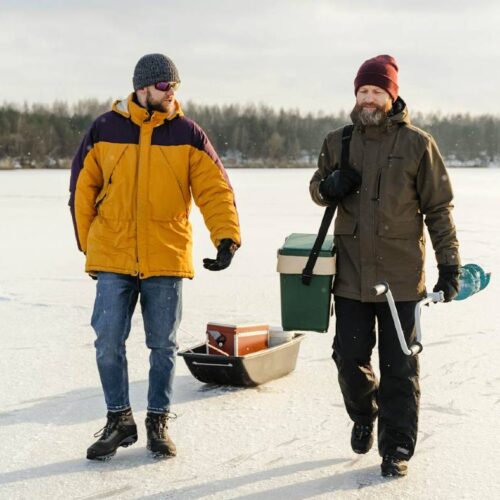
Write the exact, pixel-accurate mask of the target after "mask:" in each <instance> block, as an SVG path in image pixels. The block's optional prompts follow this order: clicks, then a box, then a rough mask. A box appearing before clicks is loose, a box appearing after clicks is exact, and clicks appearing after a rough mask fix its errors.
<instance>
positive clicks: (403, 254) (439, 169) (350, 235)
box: [310, 55, 460, 476]
mask: <svg viewBox="0 0 500 500" xmlns="http://www.w3.org/2000/svg"><path fill="white" fill-rule="evenodd" d="M354 87H355V95H356V105H355V107H354V109H353V111H352V113H351V119H352V121H353V125H354V129H353V132H352V138H351V140H350V146H349V167H348V168H342V169H340V168H339V167H340V159H341V151H342V131H343V129H342V128H341V129H339V130H335V131H333V132H331V133H329V134H328V135H327V137H326V138H325V140H324V142H323V146H322V149H321V153H320V156H319V160H318V169H317V170H316V172H315V173H314V175H313V177H312V179H311V183H310V193H311V197H312V199H313V200H314V202H315V203H317V204H318V205H322V206H327V205H329V204H330V203H338V212H337V217H336V220H335V229H334V234H335V245H336V250H337V275H336V276H335V282H334V287H333V293H334V297H335V313H336V318H337V319H336V333H335V339H334V344H333V359H334V361H335V363H336V365H337V368H338V374H339V383H340V387H341V390H342V394H343V397H344V402H345V405H346V409H347V412H348V414H349V416H350V418H351V419H352V420H353V422H354V426H353V429H352V434H351V445H352V448H353V450H354V451H355V452H356V453H367V452H368V451H369V450H370V448H371V446H372V444H373V424H374V422H375V420H376V419H377V418H378V447H379V453H380V455H381V456H382V457H383V460H382V475H384V476H403V475H406V473H407V468H408V466H407V462H408V460H409V459H410V458H411V456H412V455H413V453H414V450H415V444H416V440H417V423H418V407H419V399H420V388H419V382H418V374H419V367H418V359H417V357H416V356H415V357H410V356H406V355H405V354H404V353H403V352H402V350H401V348H400V346H399V342H398V338H397V334H396V331H395V327H394V323H393V320H392V317H391V314H390V310H389V307H388V305H387V303H386V301H385V298H384V297H377V296H374V295H373V294H372V293H371V288H372V287H373V285H375V284H376V283H378V282H380V281H386V282H387V283H389V285H390V287H391V291H392V293H393V296H394V299H395V300H396V306H397V309H398V313H399V316H400V320H401V325H402V328H403V331H404V333H405V337H406V339H407V341H408V342H412V341H414V339H415V328H414V327H415V319H414V307H415V305H416V302H417V301H418V300H419V299H421V298H422V297H424V296H425V294H426V289H425V276H424V260H425V237H424V233H423V224H424V222H425V224H426V226H427V229H428V232H429V235H430V238H431V242H432V246H433V248H434V252H435V256H436V261H437V264H438V269H439V280H438V283H437V284H436V286H435V287H434V290H435V291H437V290H442V291H443V292H444V296H445V301H446V302H449V301H450V300H452V299H453V297H454V296H455V295H456V294H457V292H458V277H459V267H460V257H459V253H458V242H457V237H456V230H455V225H454V223H453V219H452V216H451V210H452V204H451V202H452V198H453V194H452V188H451V184H450V180H449V177H448V174H447V172H446V168H445V166H444V163H443V160H442V158H441V155H440V153H439V150H438V148H437V145H436V143H435V141H434V139H433V138H432V137H431V135H430V134H428V133H426V132H424V131H422V130H420V129H418V128H417V127H414V126H413V125H411V124H410V119H409V115H408V110H407V107H406V104H405V103H404V101H403V100H402V99H401V97H399V96H398V91H399V87H398V66H397V64H396V61H395V59H394V58H393V57H391V56H388V55H381V56H377V57H374V58H372V59H368V60H367V61H365V62H364V63H363V64H362V65H361V67H360V69H359V71H358V73H357V75H356V79H355V81H354ZM375 321H377V324H378V343H379V358H380V381H378V380H377V377H376V375H375V373H374V371H373V369H372V366H371V363H370V357H371V352H372V349H373V347H374V345H375Z"/></svg>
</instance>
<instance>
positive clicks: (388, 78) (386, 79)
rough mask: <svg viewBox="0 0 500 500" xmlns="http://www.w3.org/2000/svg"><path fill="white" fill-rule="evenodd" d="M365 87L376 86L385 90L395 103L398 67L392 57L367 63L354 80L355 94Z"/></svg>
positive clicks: (378, 58)
mask: <svg viewBox="0 0 500 500" xmlns="http://www.w3.org/2000/svg"><path fill="white" fill-rule="evenodd" d="M363 85H376V86H377V87H380V88H381V89H384V90H385V91H386V92H387V93H388V94H389V95H390V96H391V99H392V100H393V101H395V100H396V99H397V97H398V90H399V87H398V65H397V64H396V59H394V57H392V56H388V55H382V56H377V57H373V58H372V59H368V60H367V61H365V62H364V63H363V64H362V65H361V67H360V68H359V70H358V74H357V75H356V78H355V80H354V94H355V95H356V94H357V93H358V89H359V87H362V86H363Z"/></svg>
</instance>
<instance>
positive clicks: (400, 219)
mask: <svg viewBox="0 0 500 500" xmlns="http://www.w3.org/2000/svg"><path fill="white" fill-rule="evenodd" d="M353 117H354V115H353ZM341 138H342V128H340V129H338V130H335V131H333V132H331V133H329V134H328V135H327V136H326V138H325V140H324V142H323V146H322V149H321V153H320V156H319V160H318V169H317V170H316V172H315V173H314V175H313V177H312V179H311V182H310V193H311V197H312V199H313V200H314V202H315V203H317V204H318V205H322V206H326V205H328V202H327V201H326V200H324V199H323V197H322V196H321V194H320V192H319V184H320V182H321V180H322V179H324V178H326V177H327V176H328V175H329V174H330V173H331V172H332V171H334V170H335V169H338V168H339V166H340V157H341ZM349 163H350V166H351V167H352V168H354V169H356V170H357V171H358V172H359V173H360V174H361V177H362V184H361V186H360V187H359V189H358V190H357V191H355V192H354V193H352V194H350V195H349V196H347V197H346V198H344V199H343V200H342V201H341V202H340V203H339V205H338V209H337V215H336V220H335V228H334V234H335V246H336V251H337V275H336V276H335V281H334V289H333V291H334V294H335V295H339V296H341V297H346V298H350V299H355V300H360V301H362V302H378V301H384V300H385V298H384V297H376V296H373V295H372V293H371V288H372V286H373V285H375V284H376V283H377V282H380V281H386V282H387V283H389V285H390V287H391V291H392V293H393V296H394V299H395V300H396V301H410V300H418V299H420V298H421V297H423V296H425V294H426V287H425V273H424V261H425V235H424V226H423V223H424V222H425V224H426V226H427V229H428V232H429V235H430V239H431V241H432V246H433V248H434V252H435V255H436V260H437V263H438V264H446V265H460V257H459V253H458V241H457V237H456V229H455V224H454V222H453V219H452V215H451V211H452V208H453V205H452V199H453V193H452V188H451V184H450V180H449V177H448V174H447V171H446V168H445V166H444V163H443V159H442V157H441V155H440V153H439V150H438V148H437V145H436V143H435V141H434V139H433V138H432V137H431V135H430V134H428V133H426V132H424V131H422V130H420V129H418V128H417V127H414V126H413V125H411V124H410V119H409V116H408V111H407V108H406V105H405V103H404V101H403V100H402V99H401V98H398V99H397V101H396V102H395V103H394V105H393V108H392V111H391V112H390V113H389V120H388V122H387V123H385V124H384V125H381V126H379V127H362V126H361V125H359V124H356V126H355V127H354V130H353V135H352V139H351V143H350V150H349Z"/></svg>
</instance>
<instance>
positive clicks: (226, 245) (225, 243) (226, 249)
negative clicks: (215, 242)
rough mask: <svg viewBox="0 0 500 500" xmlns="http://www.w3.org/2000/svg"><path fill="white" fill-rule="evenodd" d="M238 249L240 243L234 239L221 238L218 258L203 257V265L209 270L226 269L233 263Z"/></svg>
mask: <svg viewBox="0 0 500 500" xmlns="http://www.w3.org/2000/svg"><path fill="white" fill-rule="evenodd" d="M237 249H238V245H236V243H235V242H234V241H233V240H230V239H228V238H226V239H223V240H221V242H220V243H219V246H218V247H217V258H216V259H215V260H214V259H203V267H204V268H205V269H208V270H209V271H221V270H222V269H226V267H229V264H231V260H232V259H233V255H234V252H236V250H237Z"/></svg>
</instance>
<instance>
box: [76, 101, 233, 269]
mask: <svg viewBox="0 0 500 500" xmlns="http://www.w3.org/2000/svg"><path fill="white" fill-rule="evenodd" d="M192 198H194V201H195V203H196V205H197V206H198V207H199V208H200V210H201V212H202V215H203V218H204V220H205V224H206V226H207V228H208V230H209V231H210V236H211V239H212V241H213V243H214V245H215V246H218V244H219V242H220V241H221V240H222V239H224V238H230V239H231V240H233V241H234V242H235V243H236V244H237V245H240V243H241V242H240V229H239V221H238V213H237V211H236V206H235V201H234V195H233V190H232V188H231V185H230V183H229V180H228V178H227V175H226V171H225V170H224V167H223V166H222V163H221V162H220V160H219V158H218V156H217V154H216V153H215V151H214V149H213V147H212V145H211V144H210V142H209V140H208V138H207V136H206V134H205V132H204V131H203V130H202V129H201V128H200V127H199V126H198V125H197V124H196V123H194V122H193V121H192V120H189V119H188V118H186V117H185V116H184V115H183V113H182V110H181V108H180V105H179V104H178V103H176V112H175V113H174V114H173V115H172V116H167V115H166V114H165V113H160V112H158V111H155V112H154V113H153V114H152V116H150V114H149V113H148V111H147V110H146V109H144V108H142V107H141V106H139V105H138V104H137V103H136V102H134V95H133V94H131V95H130V96H129V98H128V100H127V101H116V102H115V103H114V104H113V109H112V111H110V112H108V113H105V114H104V115H102V116H100V117H99V118H97V119H96V120H95V122H94V123H93V124H92V126H91V128H90V130H89V131H88V133H87V134H86V136H85V138H84V140H83V141H82V144H81V145H80V148H79V150H78V152H77V154H76V156H75V159H74V160H73V165H72V171H71V182H70V203H69V204H70V208H71V213H72V216H73V223H74V227H75V234H76V238H77V242H78V246H79V248H80V250H82V251H83V252H85V254H86V256H87V262H86V267H85V270H86V271H87V272H90V273H91V272H96V271H108V272H115V273H121V274H129V275H133V276H137V275H139V276H140V277H141V278H148V277H151V276H180V277H186V278H192V277H193V275H194V269H193V263H192V256H191V248H192V230H191V224H190V223H189V220H188V218H189V213H190V210H191V201H192Z"/></svg>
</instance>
